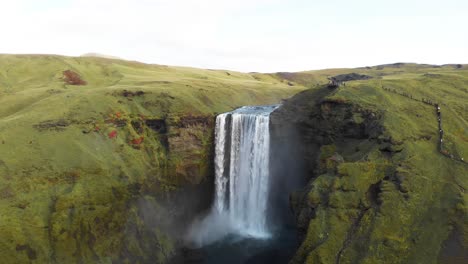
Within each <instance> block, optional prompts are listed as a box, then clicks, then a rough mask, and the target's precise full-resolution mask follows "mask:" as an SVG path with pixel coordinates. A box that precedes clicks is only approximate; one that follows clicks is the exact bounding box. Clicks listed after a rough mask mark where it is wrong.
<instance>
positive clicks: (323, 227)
mask: <svg viewBox="0 0 468 264" xmlns="http://www.w3.org/2000/svg"><path fill="white" fill-rule="evenodd" d="M360 88H361V87H360ZM360 88H358V89H360ZM368 89H369V88H368ZM376 89H378V88H376ZM378 92H379V93H380V91H378ZM350 93H356V92H355V90H353V88H340V89H338V90H330V89H329V88H327V87H321V88H316V89H313V90H309V91H304V92H301V93H299V94H297V95H296V96H294V97H293V98H291V99H290V100H287V101H286V102H285V103H284V105H283V106H282V107H281V108H280V109H279V110H278V111H276V112H275V113H274V114H273V115H272V125H273V129H274V131H276V132H275V134H276V137H277V138H278V139H279V140H282V141H290V142H296V143H293V144H295V145H296V148H294V151H290V152H289V154H286V155H292V156H291V157H290V158H289V159H290V160H294V161H295V163H296V164H302V165H301V166H302V167H303V168H304V169H303V170H302V172H299V173H303V174H304V175H302V177H307V178H308V183H307V184H306V187H304V188H303V189H302V190H300V191H296V192H293V193H292V194H291V195H290V205H291V209H292V211H293V213H294V216H295V221H296V226H297V229H298V233H299V236H300V240H301V241H302V242H301V246H300V247H299V249H298V250H297V252H296V254H295V256H294V257H293V259H292V260H291V261H290V263H437V262H438V260H439V261H440V263H447V262H445V261H447V259H444V256H443V255H444V254H445V248H446V245H447V243H455V244H457V246H452V252H451V254H452V255H449V257H451V258H452V259H458V260H460V259H462V258H463V256H465V257H466V255H463V254H464V253H463V252H466V249H467V248H468V247H467V245H468V244H467V243H466V241H468V239H467V238H468V236H467V235H466V232H467V231H466V230H467V222H466V215H467V209H466V200H464V199H466V196H464V187H463V185H462V184H463V180H461V179H462V177H463V175H466V171H467V168H466V167H464V166H466V165H464V164H462V163H460V162H457V161H454V160H450V159H447V158H446V157H444V156H443V155H440V153H438V151H437V137H436V135H437V123H436V122H435V120H434V122H427V123H424V122H421V120H415V121H414V123H412V125H411V127H405V128H401V127H399V125H401V124H398V126H396V125H395V122H394V121H395V119H400V120H405V119H407V118H408V119H411V120H414V118H426V116H424V117H423V116H421V115H420V114H419V113H418V112H416V111H415V112H411V111H403V112H401V111H400V110H398V106H396V105H394V104H393V103H392V102H391V101H390V100H388V99H382V101H380V102H379V104H376V103H371V104H369V103H368V101H366V102H362V101H360V100H355V99H354V98H353V97H350V96H349V94H350ZM358 93H359V92H358ZM382 93H383V91H382ZM363 96H369V91H366V95H364V94H363ZM408 104H409V105H410V104H411V103H410V102H408ZM410 107H417V105H410V106H408V108H410ZM427 110H431V109H430V108H429V107H428V109H427ZM425 115H428V117H430V118H434V119H435V114H434V113H432V112H431V111H428V112H427V113H425ZM432 115H434V117H433V116H432ZM416 116H417V117H416ZM292 135H293V136H292ZM422 153H424V154H422ZM460 183H462V184H460ZM452 230H456V231H455V232H456V233H457V234H458V240H457V241H455V240H453V239H452V240H450V239H447V238H448V237H449V234H450V233H453V231H452ZM463 232H464V235H461V234H463ZM461 237H464V239H460V238H461ZM444 241H445V242H444ZM463 241H465V242H463ZM453 248H457V250H458V251H457V252H455V251H453ZM463 248H464V249H463ZM445 257H446V256H445Z"/></svg>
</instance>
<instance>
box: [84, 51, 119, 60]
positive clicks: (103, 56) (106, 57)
mask: <svg viewBox="0 0 468 264" xmlns="http://www.w3.org/2000/svg"><path fill="white" fill-rule="evenodd" d="M80 57H96V58H104V59H113V60H123V59H122V58H120V57H117V56H112V55H107V54H101V53H95V52H90V53H85V54H83V55H81V56H80Z"/></svg>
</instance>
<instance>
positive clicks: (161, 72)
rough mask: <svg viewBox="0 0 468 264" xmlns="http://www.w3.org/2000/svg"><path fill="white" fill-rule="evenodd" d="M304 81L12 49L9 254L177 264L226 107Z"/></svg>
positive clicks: (4, 117)
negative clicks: (173, 260) (195, 191)
mask: <svg viewBox="0 0 468 264" xmlns="http://www.w3.org/2000/svg"><path fill="white" fill-rule="evenodd" d="M64 71H71V72H72V75H75V77H76V75H77V76H78V78H79V79H80V80H81V81H80V82H76V83H78V84H80V83H81V84H86V85H68V84H67V83H66V81H67V77H66V76H64ZM70 78H72V77H70ZM68 81H70V80H68ZM301 89H304V88H303V87H302V86H300V85H295V86H290V85H288V84H287V82H286V81H284V82H281V80H279V79H278V78H276V77H274V76H269V75H262V74H245V73H238V72H230V71H215V70H199V69H192V68H179V67H168V66H160V65H147V64H142V63H137V62H128V61H120V60H112V59H103V58H92V57H86V58H84V57H83V58H70V57H61V56H38V55H21V56H16V55H0V234H1V237H0V256H2V263H29V262H32V263H97V262H102V263H111V262H113V263H119V262H128V263H138V262H140V263H146V262H151V263H154V261H155V262H156V263H162V262H165V261H166V260H168V259H170V257H171V255H172V254H173V252H174V247H175V246H176V245H175V243H176V239H177V238H180V235H181V234H182V232H183V230H182V229H181V226H183V225H184V224H185V223H178V221H179V220H180V219H182V220H185V221H188V219H187V214H188V213H189V212H194V211H196V210H197V208H198V210H199V208H200V206H206V203H207V202H206V201H205V202H197V201H195V200H197V199H199V200H201V198H197V197H196V196H188V198H185V200H184V199H182V198H178V197H181V195H182V196H183V195H185V191H181V188H184V189H183V190H185V188H189V189H190V188H191V187H190V186H191V185H197V184H201V183H205V185H206V183H207V182H208V180H207V177H208V176H209V175H210V173H211V169H210V166H211V159H212V157H211V144H212V134H213V130H212V129H213V120H214V119H213V118H214V114H215V113H216V112H225V111H229V110H232V109H233V108H235V107H237V106H241V105H248V104H270V103H276V102H279V101H280V100H281V99H282V98H287V97H289V96H291V95H293V94H294V93H296V92H298V91H299V90H301ZM208 185H209V184H208ZM187 186H188V187H187ZM187 192H189V191H187ZM177 193H179V194H180V193H182V194H181V195H178V194H177ZM204 196H208V197H209V193H206V194H204ZM181 199H182V200H181ZM203 203H204V204H203ZM192 207H193V208H192ZM179 228H180V230H178V231H177V232H176V231H174V230H176V229H179Z"/></svg>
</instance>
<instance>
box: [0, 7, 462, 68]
mask: <svg viewBox="0 0 468 264" xmlns="http://www.w3.org/2000/svg"><path fill="white" fill-rule="evenodd" d="M467 15H468V1H466V0H443V1H442V0H437V1H435V0H422V1H419V0H388V1H387V0H382V1H378V0H355V1H349V0H348V1H346V0H323V1H316V0H304V1H302V0H287V1H280V0H271V1H268V0H230V1H224V0H193V1H192V0H153V1H151V0H43V1H38V0H0V25H1V26H0V29H1V31H0V36H1V37H0V53H46V54H62V55H70V56H79V55H81V54H84V53H88V52H97V53H103V54H109V55H114V56H118V57H121V58H125V59H131V60H138V61H142V62H148V63H157V64H168V65H180V66H193V67H200V68H217V69H231V70H239V71H246V72H248V71H258V72H273V71H299V70H309V69H321V68H330V67H358V66H367V65H377V64H384V63H392V62H418V63H431V64H445V63H468V28H467V26H468V21H467Z"/></svg>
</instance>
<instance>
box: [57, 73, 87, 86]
mask: <svg viewBox="0 0 468 264" xmlns="http://www.w3.org/2000/svg"><path fill="white" fill-rule="evenodd" d="M63 80H64V81H65V83H67V84H70V85H86V84H87V83H86V81H84V80H83V79H81V77H80V75H79V74H78V73H76V72H74V71H71V70H66V71H63Z"/></svg>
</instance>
